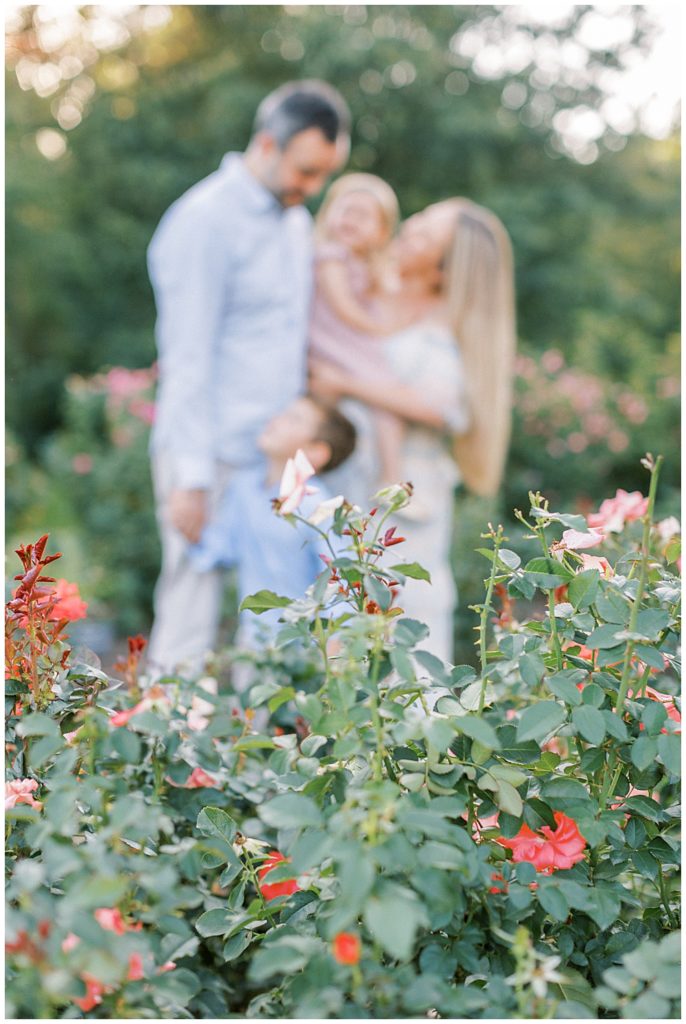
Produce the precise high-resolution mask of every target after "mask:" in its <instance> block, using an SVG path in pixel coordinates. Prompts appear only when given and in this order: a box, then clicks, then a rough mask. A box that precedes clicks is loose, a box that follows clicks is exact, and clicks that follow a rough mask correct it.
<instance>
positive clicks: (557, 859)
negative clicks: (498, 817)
mask: <svg viewBox="0 0 686 1024" xmlns="http://www.w3.org/2000/svg"><path fill="white" fill-rule="evenodd" d="M555 823H556V826H557V827H556V828H555V829H551V828H550V826H548V825H544V826H543V828H542V829H541V830H540V832H532V831H531V829H530V828H529V826H528V825H522V827H521V828H520V830H519V832H518V833H517V835H516V836H513V838H512V839H505V838H504V836H500V837H499V838H498V839H497V840H496V842H498V843H500V845H501V846H506V847H507V848H508V849H509V850H512V859H513V860H514V861H516V862H519V861H528V862H529V863H530V864H533V865H534V867H535V868H536V870H537V871H540V872H541V873H542V874H546V875H549V874H551V872H553V871H565V870H566V869H567V868H571V867H573V866H574V864H577V863H578V862H579V861H580V860H583V859H584V849H585V847H586V840H585V839H584V837H583V836H582V834H581V832H579V828H578V826H577V824H576V822H575V821H574V820H573V818H568V817H567V815H566V814H563V813H562V812H561V811H555Z"/></svg>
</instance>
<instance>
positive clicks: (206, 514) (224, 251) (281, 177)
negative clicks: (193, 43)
mask: <svg viewBox="0 0 686 1024" xmlns="http://www.w3.org/2000/svg"><path fill="white" fill-rule="evenodd" d="M349 132H350V114H349V111H348V108H347V106H346V104H345V102H344V100H343V99H342V97H341V96H340V95H339V93H338V92H337V91H336V90H335V89H333V88H331V86H329V85H327V84H326V83H324V82H318V81H301V82H289V83H287V84H286V85H283V86H281V88H279V89H277V90H276V91H275V92H273V93H271V94H270V95H269V96H267V97H266V99H264V100H263V101H262V103H261V104H260V106H259V108H258V111H257V115H256V118H255V124H254V129H253V135H252V138H251V141H250V143H249V145H248V148H247V150H246V152H245V153H244V154H239V153H229V154H227V155H226V156H225V157H224V160H223V161H222V164H221V166H220V168H219V169H218V170H217V171H215V172H214V173H213V174H211V175H209V177H207V178H205V179H204V180H203V181H201V182H199V183H198V184H197V185H195V186H193V187H192V188H191V189H189V191H188V192H186V193H185V194H184V195H183V196H181V198H180V199H178V200H177V201H176V202H175V203H174V204H173V205H172V206H171V207H170V209H169V210H168V211H167V212H166V214H165V215H164V216H163V218H162V220H161V222H160V224H159V226H158V228H157V231H156V232H155V235H154V237H153V239H152V242H151V244H150V249H149V252H148V263H149V270H150V278H151V281H152V285H153V289H154V292H155V300H156V305H157V313H158V318H157V326H156V337H157V346H158V352H159V374H160V384H159V391H158V400H157V416H156V421H155V424H154V428H153V433H152V440H151V451H152V461H153V481H154V485H155V493H156V499H157V509H158V522H159V528H160V535H161V539H162V570H161V573H160V578H159V580H158V583H157V587H156V590H155V621H154V625H153V630H152V635H151V638H150V647H149V662H150V666H151V668H152V669H153V671H155V672H170V671H173V670H175V669H176V668H177V667H181V668H183V669H185V670H188V671H190V672H195V671H198V670H200V669H201V667H202V663H203V658H204V656H205V655H206V653H207V652H208V651H210V650H211V649H212V647H213V646H214V643H215V639H216V633H217V626H218V622H219V614H220V608H221V597H222V586H223V576H222V573H221V571H220V570H219V569H214V570H210V571H207V572H200V571H198V570H196V569H195V568H194V567H193V562H192V560H191V559H190V558H189V557H188V550H189V546H190V545H191V544H194V543H196V542H197V541H198V540H199V538H200V535H201V533H202V530H203V527H204V526H205V525H206V524H207V523H208V522H209V521H210V520H211V518H212V516H213V513H214V512H215V510H216V508H217V505H218V502H219V500H220V498H221V494H222V491H223V490H224V488H225V487H226V485H227V482H228V480H229V479H230V476H231V472H232V470H233V469H235V468H237V467H240V466H246V465H250V464H251V463H253V462H255V461H256V460H257V459H258V458H259V452H258V447H257V439H258V437H259V435H260V433H261V431H262V429H263V428H264V426H265V424H266V423H267V421H268V420H270V419H271V418H272V417H273V416H274V415H276V414H278V413H279V412H280V411H281V410H282V409H285V408H286V407H287V406H288V405H290V403H291V402H292V401H293V399H294V398H296V397H297V396H298V395H300V394H302V393H303V391H304V389H305V378H306V340H307V321H308V313H309V304H310V297H311V289H312V253H311V239H310V235H311V217H310V215H309V213H308V212H307V211H306V210H305V209H304V207H303V205H302V204H303V203H304V201H305V200H306V199H308V198H310V197H312V196H314V195H316V194H317V193H318V192H320V191H321V189H322V188H323V187H324V185H325V183H326V181H327V180H328V178H329V177H330V175H331V174H333V173H334V172H335V171H337V170H339V169H340V168H341V167H342V165H343V163H344V162H345V160H346V159H347V156H348V151H349Z"/></svg>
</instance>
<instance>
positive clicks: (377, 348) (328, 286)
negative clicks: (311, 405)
mask: <svg viewBox="0 0 686 1024" xmlns="http://www.w3.org/2000/svg"><path fill="white" fill-rule="evenodd" d="M397 223H398V200H397V199H396V197H395V193H394V192H393V189H392V188H391V187H390V186H389V185H387V184H386V182H385V181H382V179H381V178H377V177H376V176H375V175H373V174H346V175H344V176H343V177H342V178H339V179H338V180H337V181H335V182H334V184H333V185H332V186H331V188H330V189H329V191H328V192H327V195H326V198H325V199H324V202H323V203H322V206H321V208H320V210H319V213H318V215H317V221H316V231H315V237H316V241H317V247H316V254H315V268H316V269H315V296H314V302H313V308H312V319H311V323H310V353H311V354H312V355H313V356H314V357H315V358H316V359H318V360H324V361H327V362H331V363H333V364H334V365H335V366H337V367H339V368H340V369H343V370H346V371H347V372H348V373H350V374H352V375H353V376H355V377H357V376H360V377H365V378H366V379H369V378H370V377H372V376H373V375H374V373H375V372H378V373H379V375H380V376H383V374H384V371H385V372H386V376H387V375H388V366H387V364H386V361H385V358H384V353H383V347H382V338H383V336H384V335H388V334H390V333H391V332H392V331H394V330H397V329H398V328H399V327H400V326H401V323H400V322H399V321H391V320H390V319H389V318H388V317H384V316H383V315H382V313H381V311H380V310H379V309H378V308H377V306H376V300H377V297H378V296H379V294H380V291H381V285H382V274H383V272H384V269H385V268H384V254H385V250H386V248H387V246H388V244H389V242H390V240H391V238H392V236H393V233H394V231H395V229H396V226H397ZM374 425H375V429H376V434H377V449H378V452H379V461H380V467H379V472H380V477H381V481H380V482H381V483H399V482H400V480H401V477H402V465H401V448H402V442H403V439H404V435H405V428H404V425H403V422H402V420H400V419H399V417H397V416H394V415H392V414H391V413H387V412H383V411H380V410H379V411H375V413H374Z"/></svg>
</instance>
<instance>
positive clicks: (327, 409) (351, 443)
mask: <svg viewBox="0 0 686 1024" xmlns="http://www.w3.org/2000/svg"><path fill="white" fill-rule="evenodd" d="M307 399H308V401H310V402H312V404H313V405H314V406H316V407H317V409H318V410H319V411H320V413H321V418H320V421H319V427H318V428H317V436H316V437H315V438H314V440H315V441H324V442H325V443H326V444H328V446H329V447H330V449H331V456H330V458H329V461H328V462H327V463H326V465H325V466H322V467H321V469H320V472H322V473H326V472H328V471H329V470H331V469H336V468H337V467H338V466H340V465H341V463H342V462H345V460H346V459H347V458H348V456H350V455H352V453H353V451H354V450H355V442H356V441H357V431H356V430H355V427H354V426H353V425H352V423H351V422H350V420H349V419H348V417H347V416H344V415H343V413H342V412H341V411H340V409H337V408H336V406H335V405H332V404H331V403H330V402H325V401H324V400H323V399H321V398H315V397H314V395H308V396H307Z"/></svg>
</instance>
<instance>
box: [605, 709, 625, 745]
mask: <svg viewBox="0 0 686 1024" xmlns="http://www.w3.org/2000/svg"><path fill="white" fill-rule="evenodd" d="M600 713H601V715H602V716H603V720H604V722H605V728H606V729H607V731H608V733H609V734H610V736H614V738H615V739H616V740H619V741H620V743H623V742H624V741H625V740H627V739H628V738H629V733H628V730H627V727H626V724H625V723H624V722H623V721H622V719H621V718H620V717H619V716H618V715H616V714H615V713H614V711H610V710H609V708H604V709H603V710H602V711H601V712H600Z"/></svg>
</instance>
